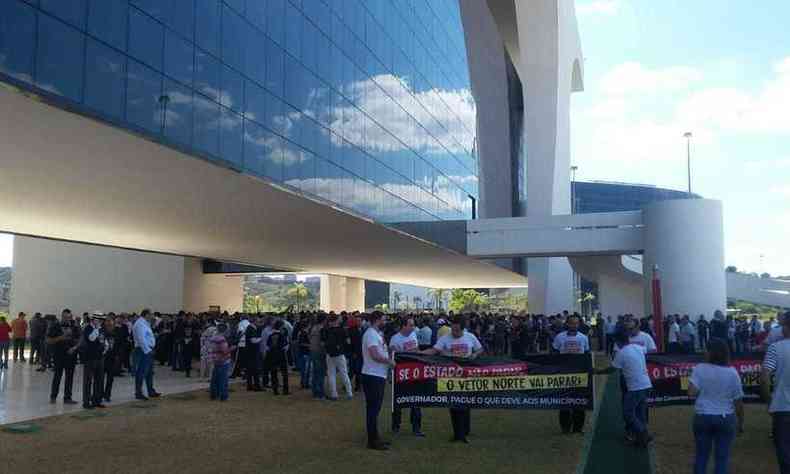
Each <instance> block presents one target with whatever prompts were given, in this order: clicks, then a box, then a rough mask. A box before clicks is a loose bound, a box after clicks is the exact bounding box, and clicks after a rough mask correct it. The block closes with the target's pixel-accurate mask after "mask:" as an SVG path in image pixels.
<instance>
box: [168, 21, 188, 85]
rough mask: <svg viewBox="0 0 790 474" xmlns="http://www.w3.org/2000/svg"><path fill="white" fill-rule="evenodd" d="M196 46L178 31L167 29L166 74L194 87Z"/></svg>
mask: <svg viewBox="0 0 790 474" xmlns="http://www.w3.org/2000/svg"><path fill="white" fill-rule="evenodd" d="M194 61H195V47H194V46H193V45H192V43H190V42H189V41H186V40H184V39H183V38H181V37H180V36H179V35H177V34H176V33H174V32H172V31H170V30H167V32H166V34H165V74H166V75H168V76H170V77H171V78H173V79H175V80H177V81H179V82H181V83H182V84H185V85H186V86H188V87H192V71H193V70H194V68H195V67H194Z"/></svg>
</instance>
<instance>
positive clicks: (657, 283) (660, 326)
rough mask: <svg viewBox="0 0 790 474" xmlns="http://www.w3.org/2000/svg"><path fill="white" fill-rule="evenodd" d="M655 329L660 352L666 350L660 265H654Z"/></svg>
mask: <svg viewBox="0 0 790 474" xmlns="http://www.w3.org/2000/svg"><path fill="white" fill-rule="evenodd" d="M653 330H654V331H655V333H656V346H658V352H664V314H663V310H662V309H661V280H660V279H659V278H658V265H653Z"/></svg>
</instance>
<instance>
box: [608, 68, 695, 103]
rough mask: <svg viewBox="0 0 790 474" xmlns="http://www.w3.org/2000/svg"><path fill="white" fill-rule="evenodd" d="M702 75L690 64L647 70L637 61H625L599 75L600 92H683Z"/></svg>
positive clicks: (624, 94) (629, 93) (628, 93)
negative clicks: (688, 65)
mask: <svg viewBox="0 0 790 474" xmlns="http://www.w3.org/2000/svg"><path fill="white" fill-rule="evenodd" d="M702 77H703V76H702V72H701V71H700V70H698V69H696V68H693V67H687V66H672V67H668V68H663V69H650V68H647V67H645V66H643V65H642V64H641V63H638V62H626V63H623V64H620V65H618V66H616V67H615V68H614V69H612V70H611V71H609V72H608V73H606V74H605V75H604V76H603V77H602V78H601V82H600V91H601V92H603V94H605V95H608V96H615V97H617V96H627V95H634V94H651V95H652V94H660V93H663V92H667V91H682V90H686V89H688V88H689V87H691V86H692V85H693V84H695V83H698V82H699V81H701V80H702Z"/></svg>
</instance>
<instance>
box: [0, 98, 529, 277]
mask: <svg viewBox="0 0 790 474" xmlns="http://www.w3.org/2000/svg"><path fill="white" fill-rule="evenodd" d="M0 108H2V110H4V111H5V112H6V113H4V114H2V116H0V162H1V163H2V168H1V169H0V188H1V189H3V192H4V193H3V199H2V200H0V231H3V232H10V233H17V234H24V235H31V236H39V237H46V238H53V239H62V240H69V241H75V242H83V243H91V244H101V245H107V246H114V247H123V248H129V249H137V250H144V251H154V252H162V253H168V254H177V255H187V256H195V257H207V258H212V259H216V260H221V261H227V262H237V263H243V264H249V265H261V266H269V267H276V268H282V269H288V270H290V271H300V272H311V273H329V274H337V275H345V276H351V277H357V278H365V279H371V280H381V281H390V282H398V283H405V284H412V285H419V286H427V287H436V288H440V287H441V288H454V287H479V288H482V287H491V288H494V287H517V286H524V285H525V284H526V280H525V278H524V277H523V276H521V275H518V274H516V273H513V272H510V271H507V270H504V269H502V268H499V267H497V266H495V265H492V264H488V263H485V262H482V261H479V260H475V259H473V258H470V257H467V256H465V255H461V254H458V253H455V252H452V251H449V250H446V249H444V248H442V247H438V246H436V245H434V244H432V243H429V242H426V241H423V240H419V239H417V238H415V237H413V236H411V235H408V234H405V233H403V232H399V231H397V230H394V229H391V228H388V227H385V226H383V225H380V224H377V223H374V222H372V221H371V220H368V219H365V218H362V217H359V216H355V215H352V214H351V213H348V212H346V211H344V210H342V209H338V208H335V207H331V206H329V205H327V203H324V202H319V201H317V200H315V199H311V198H308V197H306V196H303V195H300V194H298V193H296V192H293V191H290V190H288V189H284V188H281V187H276V186H274V185H272V184H270V183H268V182H264V181H263V180H260V179H257V178H254V177H251V176H248V175H244V174H241V173H239V172H237V171H234V170H232V169H228V168H224V167H221V166H218V165H216V164H214V163H210V162H207V161H204V160H201V159H198V158H195V157H193V156H190V155H186V154H184V153H180V152H178V151H175V150H174V149H171V148H168V147H165V146H162V145H160V144H157V143H154V142H151V141H148V140H146V139H144V138H141V137H138V136H136V135H134V134H132V133H129V132H127V131H125V130H121V129H118V128H115V127H112V126H109V125H106V124H104V123H101V122H98V121H96V120H93V119H90V118H86V117H84V116H81V115H77V114H73V113H70V112H67V111H64V110H62V109H60V108H56V107H53V106H50V105H48V104H45V103H42V102H40V101H37V100H31V98H29V97H26V96H24V95H22V94H19V93H17V92H15V91H12V90H8V89H6V88H2V87H0ZM42 270H44V271H45V269H42ZM85 271H90V267H89V266H86V268H85Z"/></svg>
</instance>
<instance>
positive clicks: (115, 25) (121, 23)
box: [88, 0, 129, 51]
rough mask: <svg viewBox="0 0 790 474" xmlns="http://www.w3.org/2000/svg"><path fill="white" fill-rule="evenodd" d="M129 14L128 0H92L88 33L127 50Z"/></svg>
mask: <svg viewBox="0 0 790 474" xmlns="http://www.w3.org/2000/svg"><path fill="white" fill-rule="evenodd" d="M128 14H129V4H128V3H127V1H126V0H91V2H90V5H88V33H90V34H91V35H93V36H95V37H97V38H99V39H101V40H102V41H104V42H106V43H108V44H110V45H112V46H114V47H116V48H118V49H120V50H121V51H126V29H127V28H126V27H127V15H128Z"/></svg>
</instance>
